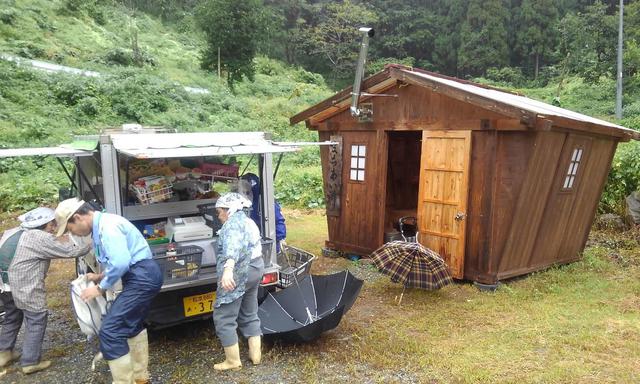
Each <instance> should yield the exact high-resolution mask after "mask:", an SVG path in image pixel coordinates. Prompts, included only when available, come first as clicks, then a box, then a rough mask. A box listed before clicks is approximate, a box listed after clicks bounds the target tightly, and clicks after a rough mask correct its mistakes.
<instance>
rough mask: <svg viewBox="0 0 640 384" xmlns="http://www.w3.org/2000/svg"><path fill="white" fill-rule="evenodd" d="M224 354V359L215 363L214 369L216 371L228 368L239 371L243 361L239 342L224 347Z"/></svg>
mask: <svg viewBox="0 0 640 384" xmlns="http://www.w3.org/2000/svg"><path fill="white" fill-rule="evenodd" d="M224 356H225V359H224V361H223V362H222V363H220V364H214V365H213V369H215V370H216V371H226V370H228V369H231V370H232V371H237V370H239V369H240V368H242V362H241V361H240V347H239V345H238V343H235V344H233V345H232V346H229V347H224Z"/></svg>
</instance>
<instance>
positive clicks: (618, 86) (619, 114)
mask: <svg viewBox="0 0 640 384" xmlns="http://www.w3.org/2000/svg"><path fill="white" fill-rule="evenodd" d="M623 14H624V0H620V23H619V26H618V76H617V81H616V119H622V19H623Z"/></svg>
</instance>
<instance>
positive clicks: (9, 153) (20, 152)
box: [0, 147, 93, 158]
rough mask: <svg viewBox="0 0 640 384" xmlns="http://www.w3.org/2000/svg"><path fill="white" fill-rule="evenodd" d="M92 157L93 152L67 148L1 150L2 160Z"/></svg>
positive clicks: (0, 156)
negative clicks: (10, 158) (39, 157)
mask: <svg viewBox="0 0 640 384" xmlns="http://www.w3.org/2000/svg"><path fill="white" fill-rule="evenodd" d="M91 155H93V151H83V150H80V149H73V148H65V147H41V148H13V149H0V158H2V157H25V156H57V157H83V156H91Z"/></svg>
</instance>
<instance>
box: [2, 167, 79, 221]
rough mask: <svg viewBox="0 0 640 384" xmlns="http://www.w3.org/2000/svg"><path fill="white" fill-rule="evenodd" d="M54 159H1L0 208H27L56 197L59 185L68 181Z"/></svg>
mask: <svg viewBox="0 0 640 384" xmlns="http://www.w3.org/2000/svg"><path fill="white" fill-rule="evenodd" d="M69 183H70V182H69V180H68V179H67V178H66V177H65V176H64V173H63V172H62V171H61V170H60V166H59V165H57V163H56V161H55V160H54V159H50V158H49V159H47V158H35V159H33V160H23V159H4V160H0V211H26V210H29V209H33V208H35V207H37V206H39V205H43V204H50V203H51V202H53V201H56V200H57V198H58V186H63V185H65V186H66V185H69Z"/></svg>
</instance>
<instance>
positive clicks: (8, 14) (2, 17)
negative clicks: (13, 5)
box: [0, 9, 16, 25]
mask: <svg viewBox="0 0 640 384" xmlns="http://www.w3.org/2000/svg"><path fill="white" fill-rule="evenodd" d="M0 21H1V22H2V23H4V24H9V25H12V24H13V23H14V22H15V21H16V11H15V10H13V9H3V10H2V11H0Z"/></svg>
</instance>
